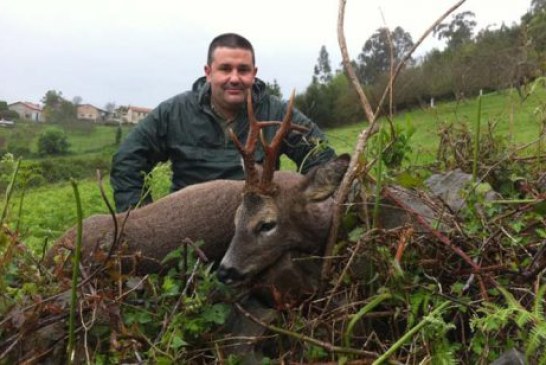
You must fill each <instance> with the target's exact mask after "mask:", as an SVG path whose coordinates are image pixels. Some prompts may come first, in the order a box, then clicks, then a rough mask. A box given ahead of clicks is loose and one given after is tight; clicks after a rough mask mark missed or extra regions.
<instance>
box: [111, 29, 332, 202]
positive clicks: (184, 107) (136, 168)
mask: <svg viewBox="0 0 546 365" xmlns="http://www.w3.org/2000/svg"><path fill="white" fill-rule="evenodd" d="M257 71H258V68H257V67H256V64H255V55H254V49H253V47H252V45H251V44H250V42H249V41H248V40H247V39H245V38H244V37H242V36H240V35H237V34H234V33H226V34H221V35H219V36H218V37H216V38H214V39H213V41H212V42H211V44H210V46H209V51H208V59H207V64H206V65H205V76H204V77H201V78H199V79H198V80H197V81H196V82H195V83H194V84H193V88H192V90H191V91H187V92H184V93H182V94H179V95H177V96H175V97H173V98H171V99H168V100H166V101H164V102H162V103H161V104H160V105H159V106H158V107H157V108H155V109H154V110H153V111H152V112H151V113H150V114H149V115H148V116H147V117H146V118H144V119H143V120H142V121H141V122H140V123H139V125H138V126H136V127H135V128H134V129H133V130H132V131H131V133H130V134H129V135H128V136H127V138H126V139H125V141H124V142H123V144H122V145H121V146H120V148H119V150H118V151H117V153H116V154H115V155H114V157H113V160H112V171H111V174H110V181H111V184H112V187H113V189H114V199H115V201H116V209H117V211H118V212H122V211H125V210H127V209H129V208H130V207H133V206H135V205H137V204H138V203H139V202H142V203H148V202H150V201H151V197H150V196H145V197H144V198H142V197H141V195H142V193H143V185H144V175H145V174H147V173H149V172H150V171H151V170H152V168H153V167H154V166H155V165H156V164H157V163H158V162H161V161H167V160H171V162H172V170H173V177H172V186H171V190H172V191H176V190H179V189H182V188H184V187H185V186H188V185H191V184H196V183H200V182H204V181H208V180H214V179H243V178H244V172H243V168H242V164H241V157H240V155H239V152H238V150H237V149H236V147H235V145H234V143H233V142H232V141H231V139H230V138H229V134H228V129H229V128H232V129H233V131H234V132H235V134H236V135H237V137H238V138H239V140H240V141H241V142H242V143H244V141H246V136H247V133H248V118H247V111H246V94H247V92H251V93H252V100H253V105H254V111H255V114H256V119H257V120H278V121H280V120H282V119H283V116H284V115H285V113H286V107H287V103H286V102H283V101H281V100H279V99H278V98H276V97H275V96H272V95H269V94H267V92H266V86H265V83H264V82H263V81H261V80H260V79H258V78H257V77H256V73H257ZM292 120H293V122H294V123H296V124H300V125H303V126H305V127H307V128H308V129H309V131H308V132H306V133H305V135H302V134H301V133H298V132H291V133H290V134H289V135H288V136H287V137H286V138H285V140H284V141H283V145H282V147H281V153H284V154H285V155H286V156H288V157H289V158H290V159H291V160H293V161H294V162H295V163H296V164H297V165H298V167H300V168H301V171H302V172H303V173H305V172H306V171H308V170H309V169H310V168H311V167H313V166H315V165H318V164H321V163H323V162H326V161H328V160H330V159H332V158H333V157H334V154H335V153H334V151H333V150H332V149H331V148H328V147H326V148H320V149H317V148H315V147H316V145H317V144H318V143H319V142H321V141H325V137H324V135H323V134H322V132H321V131H320V130H319V129H318V127H317V126H316V125H315V124H314V123H313V122H312V121H310V120H309V119H308V118H307V117H306V116H304V115H303V114H302V113H301V112H299V111H298V110H296V109H295V110H294V115H293V119H292ZM276 128H277V127H268V128H266V129H265V130H264V134H265V137H266V139H267V140H270V139H271V138H272V136H273V135H274V133H275V130H276ZM315 152H316V153H315ZM263 157H264V153H263V149H262V148H261V146H260V147H258V149H257V151H256V161H258V162H260V161H262V160H263Z"/></svg>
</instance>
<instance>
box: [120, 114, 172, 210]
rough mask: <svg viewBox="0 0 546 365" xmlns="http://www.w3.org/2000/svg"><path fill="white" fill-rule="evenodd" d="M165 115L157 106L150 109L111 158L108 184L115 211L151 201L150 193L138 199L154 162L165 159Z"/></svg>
mask: <svg viewBox="0 0 546 365" xmlns="http://www.w3.org/2000/svg"><path fill="white" fill-rule="evenodd" d="M165 114H166V113H164V112H162V111H161V105H160V106H159V107H158V108H156V109H154V110H153V111H152V112H151V113H150V114H149V115H148V116H147V117H146V118H144V119H143V120H142V121H141V122H140V123H139V124H138V125H137V126H136V127H135V128H134V129H133V130H132V131H131V132H130V133H129V135H128V136H127V138H125V140H124V141H123V143H122V144H121V146H120V147H119V149H118V151H117V152H116V153H115V154H114V156H113V158H112V168H111V171H110V184H111V186H112V189H113V191H114V201H115V203H116V210H117V211H118V212H123V211H126V210H128V209H129V208H130V207H134V206H136V205H138V204H139V203H142V204H147V203H149V202H151V200H152V198H151V196H150V194H147V195H146V196H144V197H143V196H142V195H143V193H144V192H145V186H144V177H145V175H147V174H148V173H150V171H151V170H152V169H153V167H154V166H155V165H156V164H157V163H159V162H161V161H166V160H167V156H166V148H165V142H166V138H165V125H166V119H167V118H168V116H166V115H165Z"/></svg>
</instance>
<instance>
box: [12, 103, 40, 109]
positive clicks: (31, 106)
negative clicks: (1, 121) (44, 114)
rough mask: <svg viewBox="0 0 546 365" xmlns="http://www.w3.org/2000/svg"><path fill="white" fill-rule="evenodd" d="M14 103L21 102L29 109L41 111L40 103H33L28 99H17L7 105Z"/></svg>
mask: <svg viewBox="0 0 546 365" xmlns="http://www.w3.org/2000/svg"><path fill="white" fill-rule="evenodd" d="M15 104H23V105H24V106H26V107H27V108H29V109H32V110H37V111H42V107H41V106H40V104H34V103H31V102H29V101H17V102H15V103H11V104H10V105H9V106H12V105H15Z"/></svg>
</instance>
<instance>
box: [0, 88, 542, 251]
mask: <svg viewBox="0 0 546 365" xmlns="http://www.w3.org/2000/svg"><path fill="white" fill-rule="evenodd" d="M544 100H546V92H544V90H543V89H540V90H536V91H535V92H534V93H533V94H532V95H531V96H530V97H529V98H527V99H526V100H525V101H524V102H523V103H522V102H520V100H519V97H518V95H517V93H515V92H499V93H491V94H486V95H484V96H483V97H482V128H484V129H485V128H487V124H488V123H491V124H495V132H494V133H495V135H497V136H499V137H500V138H502V139H505V140H506V141H509V142H510V143H509V145H513V146H518V145H523V144H526V143H529V142H531V141H535V140H537V138H538V136H539V131H540V128H541V125H542V124H541V121H542V120H543V118H544V113H545V111H544V109H545V105H544V104H545V102H544ZM476 118H477V99H470V100H466V101H464V102H461V103H458V104H457V103H455V102H449V103H438V104H437V107H436V108H434V109H431V108H427V109H416V110H411V111H404V112H401V113H399V114H398V115H395V116H394V118H393V119H394V120H393V122H394V124H395V125H400V126H403V127H404V128H405V126H406V125H407V124H408V123H410V124H411V125H412V126H413V127H414V128H415V134H414V135H413V136H412V139H411V143H410V145H411V149H412V151H411V158H410V161H411V165H423V164H428V163H431V162H433V161H434V160H435V158H436V157H435V154H436V151H437V149H438V141H439V137H438V130H439V129H440V127H441V126H445V125H447V124H448V123H464V124H466V125H468V126H469V129H470V130H473V129H474V128H475V121H476ZM379 122H380V124H381V125H382V126H386V125H387V120H386V119H385V118H381V119H380V121H379ZM46 126H47V125H43V124H40V125H36V124H27V123H24V124H22V125H20V126H19V125H18V126H17V127H16V128H11V129H0V137H4V138H8V139H9V140H10V139H11V138H21V136H23V137H24V138H23V139H22V140H24V141H27V142H26V143H29V145H32V146H34V145H35V140H36V139H37V136H38V135H39V133H40V131H41V130H43V128H45V127H46ZM366 126H367V124H366V123H358V124H355V125H351V126H344V127H340V128H336V129H329V130H326V131H325V133H326V134H327V136H328V138H329V142H330V144H331V145H332V146H333V147H334V149H335V150H336V152H337V153H344V152H348V153H351V152H352V151H353V148H354V146H355V142H356V140H357V138H358V135H359V133H360V132H361V131H362V130H363V128H365V127H366ZM128 130H129V128H128V127H126V128H125V129H124V132H123V136H126V134H127V132H128ZM67 135H68V138H69V142H70V144H71V146H72V147H71V152H72V153H73V154H89V156H91V155H92V153H91V152H96V151H100V150H102V151H103V153H104V151H105V150H106V151H114V150H115V147H114V145H113V142H114V137H115V127H112V126H101V125H93V126H91V127H89V128H88V129H85V128H82V127H80V128H71V129H68V130H67ZM28 141H31V142H28ZM21 143H22V142H21ZM534 151H536V144H533V145H531V147H529V148H527V149H526V150H523V151H521V153H525V154H529V153H534ZM282 168H283V169H291V170H293V169H295V165H294V164H293V163H292V162H291V161H290V160H287V159H286V158H283V160H282ZM157 175H158V176H159V177H158V178H157V179H156V180H157V181H158V182H157V184H156V186H158V187H157V188H156V189H155V193H154V196H156V197H158V196H161V195H164V194H165V193H166V192H167V190H168V185H169V182H168V180H169V174H168V169H166V168H162V169H160V173H158V174H157ZM91 176H92V174H91ZM79 186H80V189H81V190H82V199H83V210H84V215H85V216H89V215H91V214H93V213H97V212H106V211H107V209H106V206H105V204H104V202H103V201H102V198H101V197H100V194H99V190H98V187H97V182H96V181H95V180H93V179H90V180H83V181H79ZM104 186H105V189H106V191H107V193H108V194H109V195H110V197H111V193H110V187H109V184H108V178H107V177H105V178H104ZM19 198H20V192H17V191H16V192H15V194H14V197H13V198H12V202H11V203H12V204H11V205H12V207H11V208H10V210H9V211H10V217H11V221H18V220H19V217H20V220H21V223H20V229H21V232H22V233H23V237H24V238H26V240H27V243H28V244H29V245H30V246H32V247H39V246H40V245H41V244H42V243H43V241H44V240H45V239H46V238H47V239H49V240H52V239H54V238H56V237H57V236H58V235H59V234H60V233H61V232H62V231H64V230H65V229H67V228H68V227H69V226H71V225H73V224H74V222H75V219H76V213H75V203H74V198H73V193H72V188H71V186H70V184H69V182H68V181H66V182H61V183H57V184H54V185H48V186H44V187H40V188H36V189H30V190H28V191H27V192H26V193H25V197H24V202H23V209H22V211H21V214H20V215H19V209H18V205H19V202H20V199H19ZM2 205H3V203H2Z"/></svg>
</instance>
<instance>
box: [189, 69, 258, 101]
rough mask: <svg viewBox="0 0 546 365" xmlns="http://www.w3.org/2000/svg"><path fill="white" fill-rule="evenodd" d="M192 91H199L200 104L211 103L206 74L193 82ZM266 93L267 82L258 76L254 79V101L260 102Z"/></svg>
mask: <svg viewBox="0 0 546 365" xmlns="http://www.w3.org/2000/svg"><path fill="white" fill-rule="evenodd" d="M192 91H193V92H195V93H197V95H198V101H199V104H200V105H210V82H208V81H207V78H206V77H205V76H202V77H200V78H198V79H197V80H196V81H195V82H194V83H193V86H192ZM265 95H266V86H265V82H263V81H262V80H261V79H259V78H257V77H256V78H255V79H254V85H252V101H253V102H254V103H258V102H260V101H261V100H262V99H263V98H264V97H265Z"/></svg>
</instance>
